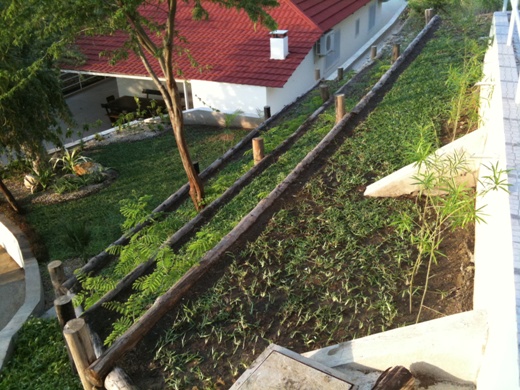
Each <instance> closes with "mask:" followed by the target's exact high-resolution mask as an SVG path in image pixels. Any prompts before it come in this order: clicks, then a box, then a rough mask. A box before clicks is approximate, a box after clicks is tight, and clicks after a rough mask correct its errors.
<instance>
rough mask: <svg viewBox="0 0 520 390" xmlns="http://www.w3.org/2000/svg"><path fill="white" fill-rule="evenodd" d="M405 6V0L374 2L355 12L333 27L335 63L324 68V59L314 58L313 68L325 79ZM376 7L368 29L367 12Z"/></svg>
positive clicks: (375, 0)
mask: <svg viewBox="0 0 520 390" xmlns="http://www.w3.org/2000/svg"><path fill="white" fill-rule="evenodd" d="M405 4H406V1H405V0H390V1H387V2H384V3H382V2H380V1H379V0H374V1H372V2H370V3H368V4H367V5H365V6H364V7H363V8H361V9H359V10H358V11H356V12H355V13H354V14H352V15H351V16H350V17H349V18H347V19H345V20H344V21H342V22H341V23H338V24H337V25H336V26H334V27H333V30H335V31H340V34H341V38H340V55H339V58H338V59H337V61H335V62H334V63H333V64H331V65H329V66H328V67H326V65H325V57H318V56H316V57H315V68H316V69H320V71H321V75H322V77H324V78H327V77H328V76H329V75H330V74H331V73H333V72H334V71H335V70H336V68H337V67H338V66H340V65H341V64H343V63H344V62H345V61H347V60H348V59H349V58H350V57H352V56H353V55H354V54H355V53H356V52H357V51H358V50H359V49H360V48H361V47H362V46H363V45H364V44H365V43H366V42H367V41H369V40H370V39H371V38H372V37H373V36H374V34H376V33H377V32H378V31H379V30H381V29H382V28H383V27H384V26H385V25H386V24H387V23H388V22H389V21H390V20H391V19H392V17H393V16H394V15H395V14H396V12H398V11H399V10H400V9H401V8H402V7H403V6H404V5H405ZM371 5H375V7H376V20H375V25H374V26H373V27H372V28H370V29H369V10H370V6H371ZM356 20H359V33H358V34H357V35H356Z"/></svg>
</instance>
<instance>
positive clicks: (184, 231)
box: [82, 101, 332, 318]
mask: <svg viewBox="0 0 520 390" xmlns="http://www.w3.org/2000/svg"><path fill="white" fill-rule="evenodd" d="M331 103H332V102H331V101H329V102H327V103H326V104H323V105H321V106H320V107H318V108H317V109H316V111H314V112H313V113H312V114H311V115H310V116H309V117H308V118H307V119H306V120H305V121H304V122H303V123H302V124H301V125H300V127H298V129H296V131H295V132H294V133H293V134H291V135H290V136H289V137H287V138H286V140H285V141H284V142H282V143H281V144H280V145H279V146H277V147H276V149H275V150H273V151H272V152H271V153H270V154H268V155H267V156H266V157H264V159H263V160H262V161H261V162H260V163H258V164H257V165H255V166H253V167H252V168H251V169H250V170H249V171H247V172H246V173H245V174H244V175H242V176H241V177H240V178H239V179H238V180H237V181H236V182H235V183H234V184H233V185H232V186H231V187H229V188H228V189H227V190H226V191H224V193H223V194H222V195H221V196H220V197H219V198H217V199H215V200H214V201H213V202H212V203H210V204H209V205H208V206H206V207H205V208H204V209H202V211H201V212H200V213H198V214H197V215H196V216H195V217H194V218H193V219H192V220H191V221H189V222H188V223H186V224H185V225H184V226H183V227H182V228H180V229H179V230H177V232H175V233H174V234H173V235H172V236H171V237H170V238H169V239H168V240H167V241H166V242H165V243H164V244H163V246H164V245H167V246H169V247H171V248H174V247H176V246H177V245H180V244H182V243H183V242H186V241H187V240H188V238H189V237H191V236H192V235H193V234H194V233H195V231H196V229H197V228H198V227H200V226H202V224H203V223H204V222H205V221H206V220H207V219H208V218H210V217H211V216H213V215H214V214H215V213H216V212H217V211H218V210H219V209H220V207H222V206H223V205H224V204H225V203H226V202H228V201H229V200H230V199H232V198H233V197H234V196H235V195H236V194H238V193H239V192H240V189H241V188H242V187H244V186H245V185H247V184H248V183H249V182H251V181H252V180H253V179H254V178H255V177H256V176H258V175H259V174H260V173H262V172H263V171H264V170H265V169H267V168H268V167H269V166H270V164H271V163H272V162H273V161H274V160H275V159H276V158H278V156H280V155H281V154H282V153H283V152H284V151H286V150H287V149H289V147H290V146H291V145H292V144H294V142H296V141H297V140H298V138H300V137H301V136H302V135H303V133H304V132H305V131H307V129H308V127H309V126H310V125H311V124H312V123H313V122H314V121H315V120H316V118H318V116H319V115H320V114H321V113H323V112H324V111H325V110H326V108H327V107H328V106H329V105H330V104H331ZM161 247H162V246H161ZM154 264H155V257H151V258H150V259H148V260H147V261H146V262H145V263H141V264H139V265H138V266H137V267H136V268H134V269H133V270H132V271H131V272H130V273H128V274H127V275H126V276H125V277H124V278H123V279H121V280H120V281H119V283H117V285H116V287H114V288H113V289H112V290H110V291H108V292H107V293H106V294H105V295H103V296H102V297H101V298H100V299H98V301H97V302H96V303H95V304H93V305H92V306H91V307H89V309H88V310H86V311H85V312H84V313H83V314H82V317H85V318H88V317H89V316H90V315H92V314H93V313H94V312H95V311H97V310H98V309H99V308H100V307H101V306H102V305H103V303H105V302H108V301H111V300H113V299H114V298H115V297H116V296H117V295H118V294H119V293H120V292H121V291H123V290H124V289H126V288H128V287H130V286H131V284H132V283H133V282H134V281H135V280H137V278H139V277H140V276H142V275H143V274H144V273H145V272H147V270H148V269H149V268H150V267H152V266H153V265H154Z"/></svg>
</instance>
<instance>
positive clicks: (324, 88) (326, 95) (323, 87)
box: [320, 84, 330, 103]
mask: <svg viewBox="0 0 520 390" xmlns="http://www.w3.org/2000/svg"><path fill="white" fill-rule="evenodd" d="M320 94H321V100H323V103H325V102H326V101H327V100H329V99H330V92H329V86H328V85H327V84H320Z"/></svg>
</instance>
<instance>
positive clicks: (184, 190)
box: [62, 81, 320, 291]
mask: <svg viewBox="0 0 520 390" xmlns="http://www.w3.org/2000/svg"><path fill="white" fill-rule="evenodd" d="M319 85H320V81H317V82H316V83H315V84H314V85H313V86H312V88H311V89H309V90H308V91H307V92H305V93H303V94H302V95H300V96H299V97H298V98H296V100H295V101H294V102H292V103H290V104H288V105H287V106H285V107H284V108H283V109H282V110H280V111H279V112H277V113H276V114H274V115H273V116H271V117H269V118H267V119H266V120H265V121H264V122H262V123H261V124H260V125H259V126H257V127H256V128H255V129H254V130H252V131H250V132H249V133H248V134H247V135H246V136H245V137H244V138H242V139H241V140H240V141H238V142H237V144H236V145H235V146H233V147H232V148H230V149H228V150H227V151H226V152H225V153H224V154H223V155H222V156H220V157H219V158H217V159H216V160H215V161H213V163H211V164H210V165H209V166H208V167H207V168H206V169H204V171H202V172H201V174H200V175H199V176H200V178H201V180H202V181H203V182H206V181H207V180H208V179H210V178H211V177H212V175H214V174H215V173H216V172H217V170H218V169H220V168H221V167H222V166H223V165H224V164H226V163H227V162H228V161H230V160H231V159H232V158H233V157H234V156H235V154H236V153H237V152H239V151H240V150H241V149H243V148H244V147H248V145H250V144H251V140H252V139H253V138H255V137H257V136H258V135H259V134H260V133H261V132H262V131H264V130H265V128H266V127H267V126H268V125H270V124H271V122H273V121H275V120H276V119H278V117H280V116H281V115H283V114H284V113H285V112H286V111H288V110H289V109H291V108H292V107H293V106H294V105H295V104H298V102H299V101H300V100H301V99H303V98H304V97H305V96H307V95H308V94H309V93H311V92H312V91H313V90H314V89H316V88H318V86H319ZM189 188H190V186H189V184H188V183H185V184H184V185H183V186H182V187H181V188H179V189H178V190H177V191H176V192H175V193H174V194H172V195H170V196H169V197H168V198H167V199H166V200H165V201H164V202H162V203H161V204H160V205H159V206H157V207H156V208H155V209H154V210H153V211H152V212H151V213H150V216H149V218H148V219H147V220H146V221H144V222H143V223H140V224H138V225H136V226H135V227H133V228H132V229H131V230H130V231H128V232H127V233H125V234H123V235H122V236H121V237H119V238H118V239H117V240H116V241H114V242H113V243H112V244H110V245H109V246H108V247H107V249H105V250H103V251H102V252H100V253H99V254H97V255H96V256H94V257H92V258H90V260H89V261H88V262H87V264H85V265H84V266H83V267H82V268H81V269H80V271H79V272H81V273H83V274H85V275H88V274H90V273H92V272H96V271H98V270H99V269H101V268H103V267H104V266H105V265H106V263H107V262H108V261H109V258H110V254H109V253H108V250H109V249H110V248H112V247H115V246H121V245H126V244H128V243H129V242H130V239H131V238H132V237H133V236H134V235H135V234H136V233H137V232H139V231H141V230H142V229H143V228H145V227H147V226H149V225H150V224H151V223H153V221H154V218H155V217H156V216H158V215H159V214H161V213H164V212H168V211H172V210H173V209H175V208H177V207H179V205H180V204H181V203H182V202H184V201H185V200H186V199H187V198H188V195H189ZM77 284H78V278H77V276H76V275H72V276H71V277H70V278H69V279H67V280H66V281H65V282H64V283H63V284H62V288H64V289H66V290H70V291H74V290H75V288H76V286H77Z"/></svg>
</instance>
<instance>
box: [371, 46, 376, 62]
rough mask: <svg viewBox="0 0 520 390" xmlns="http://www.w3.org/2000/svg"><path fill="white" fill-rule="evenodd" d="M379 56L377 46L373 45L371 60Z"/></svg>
mask: <svg viewBox="0 0 520 390" xmlns="http://www.w3.org/2000/svg"><path fill="white" fill-rule="evenodd" d="M376 57H377V46H372V47H371V48H370V60H371V61H374V60H375V59H376Z"/></svg>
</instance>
